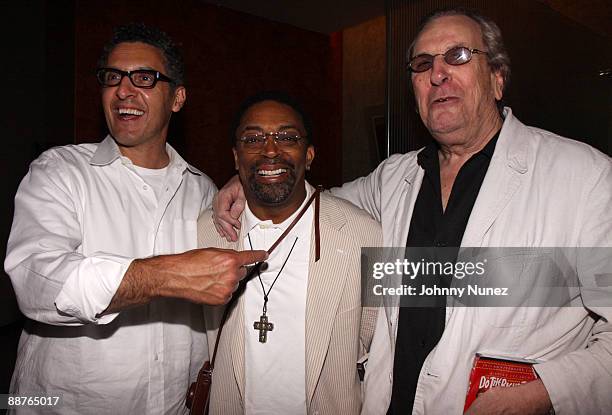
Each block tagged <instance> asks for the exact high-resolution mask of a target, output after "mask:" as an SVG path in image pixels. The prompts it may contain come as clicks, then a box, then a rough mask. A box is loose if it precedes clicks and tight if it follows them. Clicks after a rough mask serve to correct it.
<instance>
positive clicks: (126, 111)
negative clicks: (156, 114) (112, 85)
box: [117, 108, 144, 115]
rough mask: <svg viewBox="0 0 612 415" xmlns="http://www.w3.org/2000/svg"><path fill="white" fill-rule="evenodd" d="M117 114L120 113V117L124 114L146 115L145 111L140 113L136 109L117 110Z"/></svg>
mask: <svg viewBox="0 0 612 415" xmlns="http://www.w3.org/2000/svg"><path fill="white" fill-rule="evenodd" d="M117 112H118V113H119V115H124V114H128V115H142V114H144V111H140V110H137V109H134V108H119V109H118V110H117Z"/></svg>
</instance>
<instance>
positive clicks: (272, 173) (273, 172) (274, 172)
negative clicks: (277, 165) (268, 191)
mask: <svg viewBox="0 0 612 415" xmlns="http://www.w3.org/2000/svg"><path fill="white" fill-rule="evenodd" d="M286 171H287V169H276V170H257V174H259V175H260V176H276V175H279V174H281V173H285V172H286Z"/></svg>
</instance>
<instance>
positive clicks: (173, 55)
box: [98, 23, 185, 86]
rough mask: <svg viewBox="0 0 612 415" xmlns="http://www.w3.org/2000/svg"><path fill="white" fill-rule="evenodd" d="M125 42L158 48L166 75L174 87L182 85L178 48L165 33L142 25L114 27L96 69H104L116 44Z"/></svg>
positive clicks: (183, 69)
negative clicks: (163, 61) (162, 57)
mask: <svg viewBox="0 0 612 415" xmlns="http://www.w3.org/2000/svg"><path fill="white" fill-rule="evenodd" d="M125 42H142V43H146V44H147V45H151V46H154V47H156V48H158V49H159V50H160V51H161V52H162V55H163V56H164V60H165V72H166V75H167V76H169V77H170V78H172V80H173V81H174V82H173V84H174V86H179V85H184V83H185V63H184V62H183V56H182V55H181V52H180V50H179V48H178V46H177V45H176V43H174V41H173V40H172V38H170V36H169V35H168V34H167V33H166V32H163V31H162V30H160V29H158V28H156V27H151V26H147V25H145V24H144V23H128V24H126V25H122V26H117V27H115V29H114V30H113V37H112V39H111V40H110V42H108V43H107V44H106V45H105V46H104V51H103V52H102V56H100V59H98V67H99V68H103V67H105V66H106V64H107V62H108V55H110V53H111V52H112V50H113V49H114V48H115V47H116V46H117V45H118V44H120V43H125Z"/></svg>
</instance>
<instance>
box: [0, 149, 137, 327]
mask: <svg viewBox="0 0 612 415" xmlns="http://www.w3.org/2000/svg"><path fill="white" fill-rule="evenodd" d="M64 164H65V161H64V160H61V159H60V158H59V156H57V155H55V154H54V150H50V151H49V152H46V153H45V154H43V155H42V156H41V157H39V158H38V159H37V160H35V161H34V162H33V163H32V164H31V165H30V170H29V172H28V174H27V175H26V176H25V178H24V179H23V180H22V182H21V184H20V185H19V189H18V190H17V194H16V196H15V214H14V218H13V225H12V228H11V233H10V236H9V241H8V244H7V255H6V259H5V263H4V267H5V270H6V272H7V274H9V276H10V278H11V281H12V283H13V287H14V289H15V293H16V295H17V301H18V303H19V307H20V309H21V311H22V313H23V314H24V315H26V316H27V317H28V318H30V319H33V320H36V321H40V322H43V323H47V324H54V325H82V324H87V323H95V324H106V323H109V322H110V321H112V320H113V319H114V318H115V317H116V316H117V314H109V315H105V316H103V317H100V318H99V317H98V315H99V314H100V313H102V312H103V311H104V310H105V309H106V308H107V307H108V305H109V304H110V302H111V300H112V298H113V296H114V294H115V292H116V291H117V288H118V287H119V284H120V283H121V280H122V278H123V275H124V274H125V272H126V270H127V268H128V267H129V265H130V263H131V261H132V260H133V258H128V257H122V256H118V255H113V254H109V253H103V252H96V253H93V254H92V255H90V256H84V255H82V254H81V253H80V247H81V243H82V237H81V235H82V232H83V230H82V226H81V221H80V218H81V217H82V212H81V210H82V209H81V208H80V206H81V200H79V198H78V197H77V196H76V193H77V192H76V191H75V183H74V180H75V174H74V172H72V174H70V173H69V172H68V169H67V168H66V166H65V165H64ZM77 173H78V172H77Z"/></svg>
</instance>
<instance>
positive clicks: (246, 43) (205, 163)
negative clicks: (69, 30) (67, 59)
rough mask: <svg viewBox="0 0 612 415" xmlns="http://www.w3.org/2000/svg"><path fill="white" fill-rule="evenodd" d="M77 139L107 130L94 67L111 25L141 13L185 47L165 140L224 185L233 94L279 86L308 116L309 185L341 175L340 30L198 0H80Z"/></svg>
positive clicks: (236, 97)
mask: <svg viewBox="0 0 612 415" xmlns="http://www.w3.org/2000/svg"><path fill="white" fill-rule="evenodd" d="M75 21H76V26H75V27H76V36H75V38H76V46H75V51H76V54H75V55H76V66H75V70H76V99H75V112H76V137H77V140H78V141H80V142H82V141H97V140H98V139H99V138H100V137H101V136H102V135H103V134H104V132H105V125H104V117H103V114H102V111H101V109H100V104H99V92H98V87H97V85H96V83H95V78H94V76H93V72H94V69H95V63H96V61H97V58H98V55H99V53H100V51H101V49H102V46H103V44H104V43H105V42H106V41H107V39H108V38H109V37H110V35H111V31H112V27H113V26H115V25H117V24H122V23H127V22H130V21H144V22H145V23H148V24H152V25H156V26H159V27H161V28H162V29H163V30H165V31H167V32H168V33H169V34H170V35H171V36H173V38H175V40H177V41H178V42H180V43H181V44H182V46H183V52H184V55H185V60H186V67H187V91H188V99H187V104H186V106H185V108H184V109H183V110H182V111H181V112H180V113H179V114H178V117H175V119H174V120H173V123H172V127H171V135H170V140H169V141H170V143H171V144H173V145H174V146H175V147H176V148H177V149H178V150H179V151H180V152H181V153H183V154H184V156H185V157H186V159H187V160H188V161H189V162H191V163H192V164H194V165H195V166H196V167H198V168H200V169H201V170H202V171H204V172H205V173H206V174H208V175H209V176H211V177H212V178H213V180H214V181H215V182H216V183H217V184H218V185H222V184H223V183H224V182H225V181H226V180H227V179H228V178H229V177H231V175H232V174H233V172H234V166H233V159H232V156H231V146H230V143H229V139H228V128H229V124H230V123H231V120H232V118H233V115H234V112H235V110H236V109H237V107H238V106H239V105H240V102H241V101H242V100H243V99H244V98H246V97H247V96H248V95H251V94H253V93H256V92H258V91H260V90H269V89H275V90H278V89H280V90H285V91H287V92H288V93H290V94H292V95H294V96H296V97H297V98H298V99H299V100H300V101H302V103H303V106H304V107H305V110H306V111H307V112H308V113H309V114H310V116H311V118H312V120H313V124H314V143H315V145H316V147H317V157H316V159H315V163H314V164H313V169H312V176H311V178H310V180H311V181H312V182H313V183H322V184H324V185H327V186H329V185H332V184H337V183H339V182H340V179H341V164H340V163H341V156H340V155H341V116H340V114H341V99H342V98H341V76H342V67H341V57H342V44H341V37H340V36H338V35H337V34H332V35H331V36H328V35H323V34H319V33H315V32H310V31H306V30H302V29H298V28H295V27H292V26H289V25H286V24H281V23H276V22H271V21H268V20H265V19H262V18H258V17H254V16H250V15H247V14H244V13H239V12H235V11H231V10H228V9H224V8H221V7H217V6H212V5H209V4H205V3H203V2H201V1H195V0H193V1H189V0H185V1H178V2H161V1H159V2H158V1H147V2H142V1H132V2H125V1H121V2H119V1H114V0H113V1H105V2H88V1H78V2H77V3H76V12H75Z"/></svg>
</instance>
